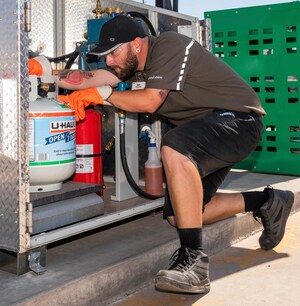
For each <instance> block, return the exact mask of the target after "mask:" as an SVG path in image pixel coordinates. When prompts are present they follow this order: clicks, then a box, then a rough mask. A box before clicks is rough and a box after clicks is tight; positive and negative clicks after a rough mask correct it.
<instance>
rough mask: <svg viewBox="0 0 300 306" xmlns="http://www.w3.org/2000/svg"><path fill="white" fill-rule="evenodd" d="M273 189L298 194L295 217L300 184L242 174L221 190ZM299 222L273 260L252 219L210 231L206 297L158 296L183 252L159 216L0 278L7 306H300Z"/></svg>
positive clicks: (52, 248) (51, 252)
mask: <svg viewBox="0 0 300 306" xmlns="http://www.w3.org/2000/svg"><path fill="white" fill-rule="evenodd" d="M268 184H270V185H273V187H274V188H281V189H289V190H292V191H293V192H294V193H295V195H296V198H295V203H294V206H293V213H295V212H296V211H297V210H299V209H300V178H298V177H294V176H282V175H266V174H258V173H251V172H243V171H235V172H232V173H230V175H229V176H228V178H227V179H226V181H225V182H224V184H223V185H222V186H221V187H222V191H226V192H237V191H243V190H261V189H263V188H264V187H265V186H266V185H268ZM299 214H300V213H295V214H294V215H292V216H291V217H290V218H289V221H288V228H287V233H286V235H285V237H284V239H283V241H282V243H281V244H280V245H279V246H278V247H277V248H276V249H274V250H272V251H268V252H264V251H262V250H260V249H259V248H258V244H257V239H258V236H259V234H255V233H257V232H258V231H260V230H261V225H260V224H259V223H258V222H256V221H254V219H253V217H252V215H251V214H239V215H237V216H234V217H232V218H229V219H227V220H224V221H221V222H217V223H215V224H212V225H209V226H205V227H204V235H203V236H204V249H205V252H206V253H207V254H208V255H209V256H210V257H211V280H212V289H211V292H210V293H209V294H207V295H205V296H189V295H178V294H169V293H163V292H157V291H154V289H153V280H154V277H155V275H156V273H157V271H158V270H159V269H161V268H163V267H165V266H166V265H167V263H168V260H169V257H170V256H171V254H172V253H173V251H174V250H176V248H177V247H178V238H177V233H176V231H175V230H174V229H173V228H172V227H170V226H169V225H168V224H167V223H166V222H165V221H163V220H162V216H161V213H159V214H148V215H144V216H143V217H141V218H135V219H130V220H127V221H126V222H122V223H118V224H114V225H113V226H107V227H103V228H99V229H97V230H94V231H90V232H88V233H85V234H83V235H80V236H76V237H72V238H70V239H66V240H63V241H60V242H58V243H55V244H52V245H49V246H48V250H47V265H46V268H47V271H46V273H44V274H41V275H36V274H33V273H32V272H29V273H26V274H24V275H21V276H16V275H13V274H11V273H7V272H4V271H0V306H7V305H22V306H25V305H26V306H37V305H38V306H44V305H45V306H46V305H47V306H54V305H55V306H59V305H72V306H74V305H78V306H79V305H82V306H86V305H97V306H98V305H99V306H100V305H105V306H108V305H112V304H113V303H114V302H117V301H120V300H122V299H123V301H122V303H125V304H123V305H131V306H150V305H153V306H160V305H162V306H168V305H170V306H176V305H192V304H193V303H196V304H195V305H226V306H227V305H241V304H242V303H243V304H246V305H288V306H290V305H299V303H297V302H298V301H297V296H298V297H300V295H299V293H298V288H300V286H299V278H300V276H299V275H300V273H299V271H300V270H299V262H300V254H299V238H298V237H299V234H300V233H299V231H300V230H299V224H300V223H299V218H300V216H299ZM252 234H254V236H251V235H252ZM249 236H251V237H250V238H247V237H249ZM245 238H247V239H245ZM230 246H231V247H230ZM228 247H229V248H228ZM0 264H1V256H0ZM142 288H147V289H145V291H141V289H142ZM136 292H139V293H138V294H137V295H134V296H132V297H130V299H127V300H124V297H128V296H130V295H132V294H135V293H136ZM297 294H298V295H297ZM131 298H132V299H133V300H131ZM135 298H138V300H134V299H135ZM126 303H127V304H126ZM180 303H181V304H180ZM197 303H198V304H197ZM293 303H294V304H293ZM119 305H122V304H119Z"/></svg>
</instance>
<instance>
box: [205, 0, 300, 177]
mask: <svg viewBox="0 0 300 306" xmlns="http://www.w3.org/2000/svg"><path fill="white" fill-rule="evenodd" d="M205 18H206V19H210V20H211V30H212V52H213V53H214V54H215V55H216V56H217V57H219V58H221V59H222V60H224V61H225V62H226V63H227V64H229V65H230V66H231V67H232V68H233V69H234V70H235V71H237V72H238V73H239V74H240V75H241V76H242V77H243V78H244V79H245V80H246V81H247V83H248V84H249V85H250V86H251V87H252V88H253V89H254V91H255V92H256V93H257V94H258V96H259V97H260V99H261V102H262V105H263V107H264V109H265V110H266V112H267V116H266V117H264V118H263V123H264V131H263V134H262V138H261V140H260V142H259V144H258V146H257V148H256V149H255V151H254V152H253V153H252V154H251V155H250V156H249V157H248V158H247V159H246V160H244V161H243V162H241V163H240V164H238V165H237V166H236V168H239V169H247V170H252V171H257V172H267V173H281V174H291V175H298V174H300V104H299V78H300V45H299V42H300V2H298V1H297V2H290V3H283V4H274V5H263V6H255V7H248V8H239V9H230V10H222V11H212V12H206V13H205Z"/></svg>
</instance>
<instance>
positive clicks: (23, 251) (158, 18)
mask: <svg viewBox="0 0 300 306" xmlns="http://www.w3.org/2000/svg"><path fill="white" fill-rule="evenodd" d="M96 3H97V1H95V0H87V1H81V0H50V1H44V0H32V1H29V0H28V1H25V0H3V1H2V2H1V11H0V34H1V37H2V38H3V43H2V44H1V46H0V269H2V270H5V271H9V272H13V273H16V274H22V273H25V272H27V271H29V270H32V271H34V272H36V273H42V272H44V271H45V270H46V267H45V262H46V251H47V245H48V244H51V243H53V242H55V241H58V240H62V239H64V238H67V237H71V236H75V235H78V234H81V233H83V232H86V231H89V230H92V229H95V228H97V227H101V226H104V225H107V224H111V223H114V222H118V221H120V220H124V219H126V218H130V217H132V216H135V215H138V214H142V213H144V212H147V211H154V210H155V209H156V208H160V207H161V206H162V205H163V199H162V198H159V199H156V200H146V199H144V198H140V197H137V195H136V194H135V193H134V191H133V190H132V189H130V188H129V187H128V186H129V185H128V182H127V180H126V177H125V176H124V173H123V170H122V166H121V163H120V159H119V157H117V156H118V155H119V150H120V149H119V147H118V139H116V146H115V150H116V162H115V168H116V180H115V181H114V182H113V184H114V185H115V186H114V190H113V192H112V193H111V194H109V193H108V194H107V196H106V197H104V198H103V199H102V198H101V197H99V198H97V199H99V200H98V203H95V205H94V207H95V208H96V209H98V212H97V213H96V214H95V216H89V217H88V220H77V221H76V220H72V221H71V222H69V223H68V222H67V224H66V223H65V224H64V223H61V224H59V225H58V226H57V227H56V226H54V227H53V222H52V221H51V220H50V219H51V218H50V219H49V218H48V221H47V222H48V225H49V226H47V228H44V225H45V222H44V221H43V220H42V218H43V217H42V215H43V213H41V214H40V216H41V217H40V218H38V219H36V216H38V215H39V213H40V209H39V208H38V207H36V201H41V199H37V198H35V197H34V196H33V195H32V194H31V193H30V191H29V185H30V184H29V183H30V171H29V122H28V114H29V100H30V97H29V93H30V90H31V88H30V80H29V75H28V67H27V66H28V56H29V50H30V51H31V52H33V53H36V54H43V55H45V56H47V57H49V58H56V57H60V56H63V55H66V54H69V53H72V52H73V51H74V48H75V46H77V47H78V50H79V53H82V54H85V53H86V52H87V51H88V49H89V48H90V47H91V46H92V45H93V44H95V43H96V42H97V41H98V37H99V30H100V29H99V27H101V24H102V25H103V23H104V22H106V21H107V20H108V18H110V17H106V16H104V18H102V19H95V17H94V14H93V13H92V11H93V10H94V8H95V6H96ZM101 5H102V7H104V8H116V7H118V8H120V9H121V10H122V11H124V12H129V11H137V12H139V13H142V14H144V15H145V16H147V17H148V19H149V20H150V22H151V23H152V24H153V26H154V28H155V30H156V31H157V32H160V31H163V30H171V29H172V30H175V31H179V32H184V33H185V34H186V33H188V35H190V36H192V37H193V38H194V39H196V40H198V41H200V37H201V34H202V32H201V31H200V23H199V20H198V19H197V18H195V17H190V16H187V15H181V14H178V13H176V12H171V11H167V10H164V9H161V8H156V7H151V6H149V5H144V4H141V3H138V2H134V1H129V0H128V1H126V0H123V1H101ZM86 32H88V33H89V36H88V38H87V39H86V38H84V36H83V34H84V33H86ZM87 64H88V65H91V67H90V68H92V69H96V68H99V67H101V66H102V65H103V62H101V60H100V61H96V62H92V63H86V62H85V61H84V60H81V59H80V60H79V61H78V62H76V63H74V67H72V69H77V68H78V67H80V68H81V69H86V70H88V69H90V68H89V67H88V66H87ZM52 65H53V68H54V69H55V68H57V69H60V68H63V66H60V65H59V64H55V63H53V64H52ZM94 65H97V66H94ZM127 115H128V121H126V129H127V128H128V129H129V132H128V134H129V135H128V137H127V139H126V143H128V144H130V145H129V146H127V147H126V151H127V154H128V160H129V163H130V162H131V163H132V168H133V170H134V171H133V172H134V173H137V172H138V166H137V160H138V157H139V156H138V152H134V151H135V148H136V145H134V146H131V144H133V143H137V141H138V140H137V137H138V131H137V128H136V126H137V119H136V118H135V117H134V116H133V117H131V115H130V114H127ZM113 120H114V121H113V124H114V125H115V126H116V132H115V133H116V135H117V134H118V126H119V122H118V119H117V118H113ZM126 120H127V119H126ZM130 121H131V122H132V125H131V123H130ZM127 123H128V126H127ZM131 128H132V129H133V131H134V132H131V131H130V129H131ZM135 133H136V134H135ZM130 137H132V139H131V138H130ZM130 159H131V160H130ZM134 167H135V168H134ZM137 178H138V177H137ZM67 183H68V182H67ZM71 185H72V184H71ZM71 185H68V184H67V185H65V186H69V187H68V188H70V189H69V190H67V191H65V192H64V191H62V192H61V194H60V195H59V196H58V198H57V201H56V203H54V204H55V205H58V207H59V209H63V208H66V207H68V209H70V208H71V207H72V205H75V206H76V203H77V204H80V205H82V204H83V203H85V201H86V202H88V203H90V197H91V195H92V197H93V198H94V199H96V195H95V194H96V192H98V190H96V189H94V186H87V187H86V186H84V187H83V188H84V190H86V191H84V192H83V193H80V194H78V195H77V196H76V198H77V200H78V199H79V198H80V199H79V200H78V201H77V200H74V199H72V198H70V197H69V195H70V193H74V192H75V193H76V192H78V189H77V188H75V189H76V190H74V188H72V186H71ZM62 190H64V189H62ZM67 197H69V198H68V199H67ZM62 198H64V200H67V201H69V202H68V205H67V204H66V203H64V204H63V205H60V204H61V202H60V201H61V200H62ZM43 201H44V200H42V202H43ZM69 204H70V205H69ZM99 204H101V205H102V206H101V207H104V208H103V209H102V211H99V207H100V206H99ZM55 205H54V206H55ZM42 206H43V205H42ZM44 207H47V205H44ZM87 207H88V206H85V208H87ZM101 207H100V208H101ZM74 209H75V207H74ZM74 209H70V210H69V211H68V212H65V216H66V217H67V216H68V217H69V215H71V214H72V213H73V212H74ZM41 210H42V209H41ZM43 210H44V208H43ZM46 210H48V212H49V214H50V212H52V211H55V210H56V208H54V209H52V208H50V207H49V208H47V209H46ZM49 214H48V216H49ZM62 215H63V214H61V216H62ZM61 216H60V217H61ZM53 219H54V221H55V220H57V218H53ZM63 219H64V221H65V218H63ZM37 220H38V221H37ZM37 222H38V223H37ZM47 222H46V223H47ZM37 226H38V227H39V229H37V228H38V227H37Z"/></svg>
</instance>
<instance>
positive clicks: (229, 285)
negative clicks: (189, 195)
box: [113, 212, 300, 306]
mask: <svg viewBox="0 0 300 306" xmlns="http://www.w3.org/2000/svg"><path fill="white" fill-rule="evenodd" d="M299 224H300V212H297V213H295V214H294V215H292V216H291V217H290V218H289V220H288V224H287V228H286V234H285V237H284V239H283V240H282V242H281V243H280V244H279V245H278V246H277V247H276V248H274V249H273V250H271V251H263V250H261V249H260V248H259V244H258V238H259V236H260V234H261V233H257V234H255V235H253V236H251V237H249V238H246V239H244V240H242V241H240V242H238V243H235V244H234V245H232V246H231V247H229V248H227V249H225V250H223V251H221V252H219V253H217V254H215V255H213V256H212V257H211V259H210V279H211V291H210V292H209V293H208V294H206V295H189V294H175V293H163V292H158V291H156V290H155V289H154V286H153V284H151V285H150V286H148V287H147V288H145V289H143V290H141V291H139V292H138V293H136V294H134V295H132V296H130V297H128V298H126V299H125V300H122V301H121V302H118V303H115V304H113V305H114V306H133V305H139V306H159V305H161V306H191V305H193V306H240V305H243V306H248V305H249V306H253V305H256V306H276V305H285V306H298V305H300V301H299V298H300V291H299V290H300V238H299V237H300V225H299Z"/></svg>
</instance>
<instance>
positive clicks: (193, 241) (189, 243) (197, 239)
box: [178, 228, 203, 250]
mask: <svg viewBox="0 0 300 306" xmlns="http://www.w3.org/2000/svg"><path fill="white" fill-rule="evenodd" d="M178 234H179V238H180V243H181V246H182V247H187V248H191V249H193V250H203V248H202V228H178Z"/></svg>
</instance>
